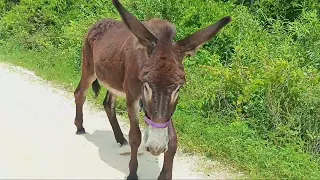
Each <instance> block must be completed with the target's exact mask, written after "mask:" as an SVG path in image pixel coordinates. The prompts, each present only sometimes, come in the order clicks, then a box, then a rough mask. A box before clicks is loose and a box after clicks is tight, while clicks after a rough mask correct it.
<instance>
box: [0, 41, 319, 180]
mask: <svg viewBox="0 0 320 180" xmlns="http://www.w3.org/2000/svg"><path fill="white" fill-rule="evenodd" d="M49 60H52V61H58V62H59V63H58V64H59V66H47V65H41V64H42V62H44V61H49ZM0 61H4V62H8V63H12V64H15V65H19V66H22V67H25V68H27V69H29V70H32V71H34V72H35V73H36V74H37V75H39V76H41V77H42V78H44V79H46V80H49V81H51V82H53V83H55V84H58V85H60V86H62V87H63V88H65V89H66V90H67V91H68V92H70V93H72V92H73V91H74V89H75V87H76V86H77V83H78V81H79V77H80V74H79V70H74V69H73V68H72V66H70V65H68V64H67V63H63V61H64V58H63V57H60V59H58V57H56V56H55V55H54V54H52V53H50V52H41V53H40V52H32V51H27V50H23V49H20V48H17V47H15V48H10V50H9V49H6V48H3V49H1V50H0ZM56 63H57V62H56ZM189 73H192V72H189ZM104 92H105V90H103V91H102V93H101V95H100V96H99V98H98V99H94V98H93V93H92V91H89V93H88V98H87V99H88V101H90V102H91V103H93V104H95V105H96V107H97V108H99V109H102V105H101V103H102V100H103V98H104V96H103V94H104ZM185 93H186V92H185ZM182 96H190V94H182ZM190 97H191V96H190ZM186 103H188V102H183V101H181V102H180V103H179V105H178V108H177V111H176V113H175V115H174V121H175V124H176V128H177V131H178V135H179V148H181V149H182V150H183V152H187V153H195V154H198V155H205V156H206V157H208V158H214V159H218V160H219V161H221V162H223V163H224V164H228V166H229V167H234V168H236V169H237V170H240V171H242V172H244V174H245V176H246V177H249V178H254V179H255V178H267V179H271V178H272V179H280V178H290V179H320V173H319V172H320V169H319V164H318V163H317V162H316V161H315V160H313V159H312V156H311V155H309V154H306V153H303V152H297V151H296V150H295V149H293V148H291V147H281V148H279V147H276V146H274V145H273V144H272V143H270V142H268V141H266V140H263V139H261V138H260V137H259V136H258V135H257V134H256V132H255V131H254V130H252V129H250V128H249V127H248V125H247V124H246V123H245V122H243V121H241V120H234V122H233V123H230V124H229V123H223V122H226V121H229V120H228V119H225V120H224V119H221V118H223V117H219V116H210V117H208V118H203V117H201V116H200V115H199V114H197V113H190V112H186V111H185V110H184V108H183V107H184V106H186ZM117 109H118V110H117V111H118V112H121V113H120V114H121V115H122V116H125V117H126V113H125V106H124V100H123V99H121V100H120V102H119V103H118V107H117Z"/></svg>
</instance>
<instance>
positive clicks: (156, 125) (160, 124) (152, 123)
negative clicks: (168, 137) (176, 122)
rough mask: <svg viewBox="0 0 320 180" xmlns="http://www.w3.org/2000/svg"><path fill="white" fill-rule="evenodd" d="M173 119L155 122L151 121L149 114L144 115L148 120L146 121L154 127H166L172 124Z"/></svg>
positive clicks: (145, 119)
mask: <svg viewBox="0 0 320 180" xmlns="http://www.w3.org/2000/svg"><path fill="white" fill-rule="evenodd" d="M171 120H172V119H171V118H170V119H169V121H167V122H165V123H155V122H153V121H151V120H150V119H149V118H148V117H147V116H144V121H146V123H147V124H149V125H150V126H151V127H153V128H166V127H168V126H169V125H170V123H171Z"/></svg>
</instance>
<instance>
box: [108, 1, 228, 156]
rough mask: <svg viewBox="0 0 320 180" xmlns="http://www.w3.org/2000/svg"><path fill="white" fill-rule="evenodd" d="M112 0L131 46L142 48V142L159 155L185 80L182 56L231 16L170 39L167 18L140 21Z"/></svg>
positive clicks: (171, 31) (194, 49)
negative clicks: (144, 126) (133, 40)
mask: <svg viewBox="0 0 320 180" xmlns="http://www.w3.org/2000/svg"><path fill="white" fill-rule="evenodd" d="M112 2H113V4H114V6H115V7H116V9H117V10H118V12H119V14H120V15H121V18H122V20H123V22H124V23H125V24H126V26H127V27H128V28H129V30H130V31H131V32H132V33H133V34H134V35H135V37H136V41H137V42H136V47H135V48H140V49H141V48H142V49H144V50H145V53H146V54H147V57H148V60H147V61H146V62H145V63H144V64H143V67H142V70H141V72H140V79H141V81H142V83H143V86H142V98H141V99H142V103H143V109H144V111H145V115H146V117H145V121H146V122H147V123H148V124H149V126H148V127H147V129H146V131H145V143H146V147H147V150H148V151H150V152H151V153H152V154H153V155H159V154H161V153H162V152H166V151H167V149H168V147H167V144H168V141H169V137H168V136H169V135H168V126H170V124H171V116H172V115H173V113H174V111H175V109H176V105H177V102H178V92H179V89H180V88H181V87H182V86H183V85H184V84H185V72H184V69H183V65H182V61H183V58H184V57H185V56H187V55H192V56H193V55H195V54H196V52H197V50H198V49H199V48H200V47H201V46H202V45H203V44H204V43H206V42H207V41H209V40H210V39H212V38H213V37H214V36H215V35H216V34H217V33H218V32H219V31H220V30H221V29H222V28H223V27H224V26H225V25H227V24H228V23H229V22H230V21H231V18H230V17H224V18H222V19H220V20H219V21H218V22H217V23H215V24H213V25H211V26H209V27H206V28H204V29H202V30H199V31H198V32H195V33H194V34H192V35H189V36H188V37H186V38H184V39H182V40H179V41H177V42H174V40H173V38H174V36H175V35H176V31H175V27H174V26H173V25H172V24H170V23H169V22H167V21H165V20H161V19H152V20H150V21H149V22H148V23H141V22H140V21H139V20H138V19H137V18H136V17H134V16H133V15H132V14H131V13H129V12H128V11H127V10H126V9H125V8H124V7H123V6H122V5H121V3H120V2H119V1H118V0H112Z"/></svg>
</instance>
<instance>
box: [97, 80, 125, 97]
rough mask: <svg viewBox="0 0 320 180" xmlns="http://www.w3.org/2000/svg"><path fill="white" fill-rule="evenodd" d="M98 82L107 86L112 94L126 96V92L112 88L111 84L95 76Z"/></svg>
mask: <svg viewBox="0 0 320 180" xmlns="http://www.w3.org/2000/svg"><path fill="white" fill-rule="evenodd" d="M97 79H98V81H99V83H100V84H101V85H102V86H103V87H105V88H107V89H108V90H109V91H110V92H111V93H112V94H114V95H116V96H120V97H123V98H126V94H125V93H124V92H123V91H120V90H118V89H115V88H113V87H112V86H111V85H109V84H108V83H107V82H105V81H103V80H100V79H99V78H97Z"/></svg>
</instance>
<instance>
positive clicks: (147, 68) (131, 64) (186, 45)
mask: <svg viewBox="0 0 320 180" xmlns="http://www.w3.org/2000/svg"><path fill="white" fill-rule="evenodd" d="M113 4H114V5H115V7H116V8H117V10H118V12H119V13H120V15H121V17H122V20H123V21H118V20H113V19H104V20H101V21H99V22H97V23H95V24H94V25H93V26H92V28H91V29H90V30H89V31H88V34H87V36H86V38H85V40H84V45H83V50H82V55H83V60H82V74H81V75H82V76H81V80H80V82H79V85H78V87H77V88H76V90H75V92H74V95H75V103H76V116H75V122H74V123H75V125H76V127H77V134H83V133H85V129H84V128H83V110H82V109H83V104H84V102H85V99H86V93H87V90H88V89H89V87H90V85H91V84H92V85H93V88H94V90H95V92H96V93H97V91H98V89H99V88H98V87H97V86H99V83H101V84H102V85H103V86H104V87H105V88H107V89H108V93H107V95H106V97H105V100H104V103H103V104H104V107H105V110H106V113H107V115H108V118H109V121H110V124H111V126H112V128H113V131H114V135H115V139H116V141H117V142H118V143H120V144H121V145H126V144H128V142H127V140H126V139H125V138H124V137H123V134H122V131H121V129H120V127H119V124H118V120H117V119H116V116H115V114H116V112H115V102H116V96H119V95H120V96H123V97H125V98H126V105H127V111H128V115H129V119H130V131H129V142H130V146H131V160H130V163H129V169H130V174H129V176H128V179H136V178H137V174H136V172H137V167H138V161H137V150H138V147H139V146H140V143H141V132H140V128H139V123H138V122H139V121H138V106H139V105H138V102H139V100H140V99H142V102H143V109H144V111H145V114H146V116H148V117H149V118H151V120H152V121H154V122H157V123H164V122H167V121H168V120H169V118H170V117H171V116H172V114H173V113H174V111H175V108H176V105H177V102H178V101H177V100H176V101H174V102H172V101H171V100H170V98H171V97H172V94H173V93H177V92H175V90H176V89H178V88H179V87H180V86H182V85H184V84H185V80H186V79H185V72H184V68H183V65H182V61H183V58H184V57H185V56H186V55H188V54H189V53H190V52H191V51H192V52H193V53H195V52H196V50H197V49H198V48H199V47H200V46H201V45H202V44H204V43H205V42H206V41H208V40H210V39H211V38H212V37H214V36H215V35H216V34H217V32H218V31H219V30H220V29H221V28H222V27H224V26H225V25H226V24H228V23H229V22H230V20H231V18H230V17H225V18H223V19H221V20H220V21H219V22H217V23H216V24H214V25H211V26H209V27H207V28H205V29H202V30H200V31H198V32H196V33H194V34H192V35H190V36H188V37H186V38H185V39H183V40H180V41H178V42H174V40H173V38H174V37H175V35H176V29H175V26H174V25H173V24H171V23H170V22H168V21H166V20H162V19H159V18H154V19H150V20H149V21H146V22H142V23H141V22H139V21H138V20H137V19H135V17H134V16H132V15H131V14H130V13H129V12H127V11H126V9H125V8H124V7H122V5H121V4H120V2H119V1H117V0H113ZM98 82H99V83H98ZM145 83H148V85H149V87H150V88H151V90H152V98H151V99H148V100H146V99H145V95H144V93H145V91H147V90H146V89H144V84H145ZM176 149H177V137H176V132H175V130H174V125H173V123H171V124H170V125H169V145H168V150H167V152H165V160H164V166H163V169H162V171H161V173H160V176H159V179H171V178H172V163H173V158H174V155H175V152H176Z"/></svg>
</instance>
